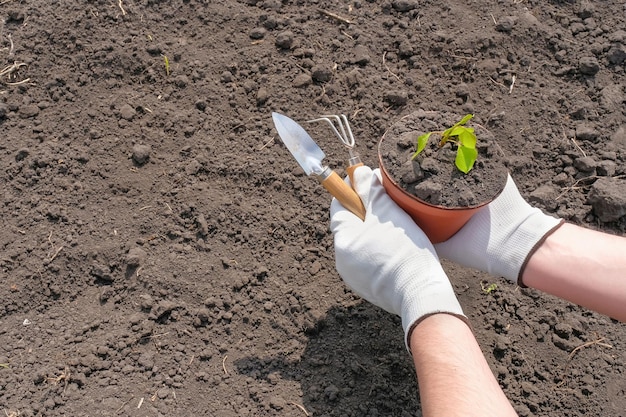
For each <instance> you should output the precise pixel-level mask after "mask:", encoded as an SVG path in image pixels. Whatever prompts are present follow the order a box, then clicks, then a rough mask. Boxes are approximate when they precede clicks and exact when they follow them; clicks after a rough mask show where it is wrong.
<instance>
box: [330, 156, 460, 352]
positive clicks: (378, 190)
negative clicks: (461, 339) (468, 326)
mask: <svg viewBox="0 0 626 417" xmlns="http://www.w3.org/2000/svg"><path fill="white" fill-rule="evenodd" d="M353 178H354V182H355V188H356V191H357V193H358V194H359V196H360V197H361V200H362V201H363V205H364V206H365V210H366V213H365V220H364V221H361V220H360V219H359V218H358V217H357V216H355V215H354V214H352V213H351V212H349V211H348V210H346V209H345V208H344V207H343V206H342V205H341V203H339V201H337V200H335V199H333V202H332V203H331V206H330V214H331V219H330V229H331V231H332V232H333V234H334V237H335V260H336V263H337V271H338V272H339V275H341V277H342V278H343V280H344V281H345V283H346V285H348V287H350V288H351V289H352V290H353V291H354V292H355V293H357V294H358V295H360V296H361V297H363V298H365V299H366V300H368V301H369V302H371V303H372V304H375V305H377V306H379V307H381V308H383V309H385V310H387V311H388V312H390V313H393V314H397V315H399V316H400V317H401V318H402V327H403V329H404V332H405V336H406V338H405V342H406V344H407V348H408V340H409V336H410V331H411V330H412V327H413V325H414V324H416V323H417V322H418V321H419V320H420V319H421V318H423V317H425V316H427V315H431V314H434V313H449V314H454V315H457V316H460V317H463V318H464V317H465V316H464V314H463V310H462V309H461V306H460V305H459V302H458V300H457V299H456V295H455V294H454V290H453V289H452V286H451V284H450V281H449V280H448V277H447V276H446V274H445V272H444V271H443V269H442V268H441V264H440V263H439V258H438V257H437V253H436V252H435V249H434V248H433V246H432V244H431V243H430V241H429V240H428V238H427V237H426V235H425V234H424V232H422V230H421V229H420V228H419V227H418V226H417V225H416V224H415V223H414V222H413V220H412V219H411V218H410V217H409V216H408V215H407V214H406V213H405V212H404V211H403V210H402V209H401V208H400V207H398V206H397V205H396V203H394V202H393V201H392V200H391V198H389V196H388V195H387V193H386V192H385V189H384V188H383V186H382V183H381V178H380V171H379V170H378V169H376V170H375V171H372V170H371V169H370V168H369V167H365V166H364V167H359V168H357V169H356V171H355V172H354V176H353Z"/></svg>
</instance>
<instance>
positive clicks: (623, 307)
mask: <svg viewBox="0 0 626 417" xmlns="http://www.w3.org/2000/svg"><path fill="white" fill-rule="evenodd" d="M522 281H523V282H524V284H525V285H527V286H529V287H531V288H536V289H538V290H541V291H544V292H546V293H548V294H552V295H555V296H557V297H559V298H563V299H565V300H568V301H571V302H573V303H576V304H578V305H581V306H583V307H586V308H589V309H591V310H594V311H597V312H598V313H601V314H606V315H608V316H610V317H612V318H615V319H617V320H620V321H626V238H624V237H619V236H612V235H608V234H605V233H601V232H597V231H593V230H590V229H585V228H582V227H579V226H575V225H572V224H564V225H563V226H561V227H560V228H559V229H557V230H556V231H555V232H554V233H553V234H552V235H550V236H549V237H548V238H547V239H546V241H545V242H544V243H543V244H542V245H541V247H539V249H538V250H537V252H535V253H534V254H533V255H532V257H531V258H530V260H529V261H528V264H527V265H526V268H525V270H524V274H523V276H522Z"/></svg>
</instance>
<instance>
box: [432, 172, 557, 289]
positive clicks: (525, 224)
mask: <svg viewBox="0 0 626 417" xmlns="http://www.w3.org/2000/svg"><path fill="white" fill-rule="evenodd" d="M561 224H563V220H562V219H557V218H554V217H552V216H548V215H547V214H544V213H543V212H542V211H541V210H540V209H538V208H535V207H532V206H531V205H530V204H528V203H527V202H526V200H524V198H523V197H522V196H521V195H520V193H519V191H518V189H517V186H516V185H515V183H514V182H513V179H512V178H511V176H510V175H509V176H508V178H507V182H506V186H505V187H504V190H503V191H502V193H501V194H500V195H499V196H498V197H497V198H496V199H495V200H494V201H492V202H491V203H489V204H488V205H487V207H485V208H483V209H482V210H480V211H479V212H478V213H476V214H475V215H474V216H473V217H472V218H471V219H470V220H469V221H468V222H467V223H466V224H465V226H463V228H462V229H461V230H459V231H458V232H457V233H455V234H454V235H453V236H452V237H451V238H450V239H448V240H446V241H445V242H442V243H438V244H436V245H435V249H437V253H438V254H439V256H441V257H442V258H446V259H449V260H451V261H454V262H456V263H459V264H461V265H463V266H467V267H471V268H475V269H478V270H481V271H484V272H488V273H489V274H491V275H494V276H502V277H505V278H507V279H509V280H511V281H513V282H517V283H518V284H519V285H522V286H523V283H522V282H521V276H522V274H523V272H524V267H525V266H526V262H527V261H528V259H530V256H532V254H533V253H534V252H535V250H536V249H537V248H538V247H539V246H540V245H541V244H542V243H543V241H544V240H545V239H546V238H547V237H548V236H549V235H550V234H551V233H552V232H554V231H555V230H556V229H557V228H558V227H559V226H560V225H561Z"/></svg>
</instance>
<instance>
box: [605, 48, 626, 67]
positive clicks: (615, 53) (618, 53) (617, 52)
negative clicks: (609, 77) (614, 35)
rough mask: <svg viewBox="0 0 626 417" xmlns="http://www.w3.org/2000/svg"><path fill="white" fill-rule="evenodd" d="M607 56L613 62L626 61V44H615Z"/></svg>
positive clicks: (616, 63)
mask: <svg viewBox="0 0 626 417" xmlns="http://www.w3.org/2000/svg"><path fill="white" fill-rule="evenodd" d="M607 58H608V60H609V62H610V63H611V64H615V65H621V64H622V63H623V62H624V61H626V46H624V45H613V46H611V48H610V49H609V51H608V52H607Z"/></svg>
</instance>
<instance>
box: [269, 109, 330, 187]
mask: <svg viewBox="0 0 626 417" xmlns="http://www.w3.org/2000/svg"><path fill="white" fill-rule="evenodd" d="M272 119H274V126H275V127H276V131H278V135H279V136H280V138H281V139H282V141H283V143H284V144H285V146H286V147H287V149H289V152H291V154H292V155H293V157H294V158H296V161H298V163H299V164H300V166H301V167H302V169H303V170H304V172H305V173H306V174H307V175H311V174H320V173H321V172H322V171H323V170H324V168H323V167H322V160H323V159H324V157H325V156H326V155H325V154H324V152H323V151H322V149H321V148H320V147H319V146H317V144H316V143H315V141H314V140H313V139H312V138H311V136H310V135H309V134H308V133H307V132H306V130H304V128H302V126H300V125H299V124H298V123H296V122H295V121H293V120H291V119H290V118H289V117H287V116H284V115H282V114H280V113H276V112H273V113H272Z"/></svg>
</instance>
